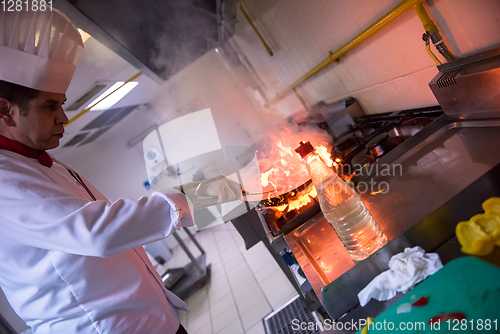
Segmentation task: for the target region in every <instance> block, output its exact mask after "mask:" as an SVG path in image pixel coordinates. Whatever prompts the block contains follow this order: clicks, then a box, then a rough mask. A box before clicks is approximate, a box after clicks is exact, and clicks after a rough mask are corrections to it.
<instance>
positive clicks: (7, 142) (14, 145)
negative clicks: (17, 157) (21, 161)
mask: <svg viewBox="0 0 500 334" xmlns="http://www.w3.org/2000/svg"><path fill="white" fill-rule="evenodd" d="M0 149H4V150H7V151H11V152H14V153H17V154H21V155H24V156H25V157H28V158H33V159H38V161H39V162H40V163H41V164H42V165H44V166H46V167H49V168H50V167H51V166H52V163H53V161H52V158H51V157H50V155H49V154H48V153H47V152H45V151H38V150H35V149H33V148H31V147H29V146H26V145H24V144H22V143H20V142H18V141H15V140H12V139H9V138H7V137H4V136H2V135H0Z"/></svg>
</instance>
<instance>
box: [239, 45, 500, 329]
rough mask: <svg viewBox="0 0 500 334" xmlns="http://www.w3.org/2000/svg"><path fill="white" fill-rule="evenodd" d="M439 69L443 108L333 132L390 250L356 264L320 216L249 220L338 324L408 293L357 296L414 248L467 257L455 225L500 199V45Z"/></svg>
mask: <svg viewBox="0 0 500 334" xmlns="http://www.w3.org/2000/svg"><path fill="white" fill-rule="evenodd" d="M438 69H439V70H440V72H439V73H438V74H437V75H436V77H435V78H434V79H433V80H432V82H431V83H430V87H431V88H432V90H433V92H434V94H435V95H436V97H437V99H438V101H439V103H440V107H433V108H424V109H420V110H414V111H404V112H397V113H388V114H384V115H376V116H371V117H367V116H360V115H359V113H357V114H356V117H352V116H351V118H352V119H355V121H354V122H352V121H351V122H350V125H349V128H348V129H347V131H346V130H345V124H343V125H342V127H343V129H341V128H339V127H337V128H336V129H335V130H333V131H332V135H333V136H335V139H336V141H335V147H334V149H333V150H332V152H333V154H335V155H336V156H337V157H339V158H341V159H342V160H343V166H347V167H342V168H341V169H340V170H339V173H340V174H342V175H343V176H344V177H347V176H352V182H353V184H354V185H355V186H356V187H357V190H358V192H359V193H360V196H361V197H362V199H363V201H364V202H365V204H366V205H367V207H368V209H369V210H370V212H371V213H372V215H373V217H374V219H375V220H376V221H377V223H378V225H379V226H380V228H381V229H382V231H383V232H384V233H385V234H386V236H387V237H388V239H389V240H390V242H389V243H388V244H387V245H386V246H385V247H383V248H382V249H381V250H379V251H378V252H377V253H375V254H374V255H372V256H370V257H369V258H368V259H366V260H364V261H362V262H359V263H355V262H353V261H352V260H351V259H350V257H349V255H348V253H347V251H346V250H345V248H344V247H343V245H342V243H341V242H340V240H339V238H338V236H337V235H336V233H335V232H334V230H333V228H332V227H331V226H330V224H329V223H328V222H327V221H326V219H325V218H324V217H323V215H322V213H321V212H318V213H315V214H312V215H311V216H312V217H308V218H307V219H305V221H300V222H297V223H294V224H292V225H287V224H285V225H283V226H282V227H281V234H278V235H276V234H273V233H272V232H271V229H270V228H269V225H268V223H267V222H266V220H265V219H264V218H263V215H262V214H256V215H254V216H253V218H252V219H246V221H245V222H244V225H245V226H246V227H247V228H248V227H249V226H251V229H253V230H254V231H257V232H255V233H256V234H259V233H260V239H261V240H263V241H265V243H266V242H267V244H268V246H269V247H268V248H269V249H270V250H272V251H274V252H275V253H276V254H281V255H284V256H285V257H287V258H291V259H292V260H295V261H296V262H297V263H298V264H299V265H300V269H301V271H302V272H303V274H304V275H303V276H304V278H306V280H305V281H304V280H300V279H299V278H300V277H297V276H300V274H299V275H297V274H294V272H292V270H290V272H292V273H291V274H290V273H287V275H288V276H289V278H290V280H291V281H292V283H293V284H294V286H296V288H297V290H298V291H299V292H302V293H303V294H304V295H307V293H305V292H306V291H309V293H311V291H313V292H314V295H315V296H317V297H318V299H319V300H320V302H321V305H322V307H324V309H325V310H326V312H327V313H328V315H329V317H331V319H333V320H336V321H341V322H342V321H350V320H352V319H353V320H357V319H361V318H366V317H367V316H370V317H374V316H377V315H378V314H380V313H381V312H383V311H384V310H385V309H386V308H387V307H389V306H390V305H392V304H393V303H394V302H396V301H397V300H398V299H399V298H400V297H401V296H397V297H395V298H393V299H392V300H390V301H387V302H378V301H374V300H372V301H370V302H369V303H368V304H367V305H366V306H365V307H363V308H362V307H360V306H359V302H358V299H357V294H358V292H359V291H361V290H362V289H363V288H364V287H365V286H366V285H367V284H368V283H369V282H370V281H371V280H372V279H373V278H374V277H375V276H377V275H378V274H379V273H381V272H382V271H385V270H387V269H388V262H389V259H390V257H391V256H392V255H394V254H397V253H399V252H401V251H403V250H404V248H405V247H413V246H417V245H418V246H420V247H422V248H423V249H424V250H426V251H427V252H437V253H438V254H439V255H440V257H441V260H442V262H443V263H447V262H449V261H450V260H452V259H454V258H456V257H460V256H464V255H465V254H463V253H461V251H460V245H459V243H458V241H457V239H456V237H455V226H456V225H457V224H458V222H460V221H463V220H468V219H469V218H470V217H471V216H473V215H474V214H477V213H480V212H481V211H482V209H481V203H482V202H483V201H484V200H486V199H487V198H489V197H491V196H500V89H498V87H500V84H499V80H500V47H499V48H495V49H491V50H486V51H484V52H481V53H478V54H474V55H471V56H469V57H465V58H461V59H458V60H456V61H453V62H450V63H447V64H444V65H442V66H440V67H438ZM464 89H467V94H465V93H464ZM343 105H344V107H348V106H347V104H346V103H345V102H343ZM464 106H467V108H468V109H464ZM323 107H324V108H326V107H328V106H325V105H323ZM333 109H335V108H333ZM346 109H348V108H346ZM347 112H348V110H347ZM325 118H326V119H327V121H328V118H330V119H336V120H337V121H338V120H339V119H340V118H341V117H338V115H336V114H335V116H332V115H331V114H330V117H328V114H327V117H325ZM424 118H425V119H424ZM347 123H349V122H347ZM334 125H335V124H334ZM334 127H335V126H333V127H331V128H334ZM339 130H341V131H339ZM388 137H391V138H389V139H390V140H391V142H390V143H387V140H388ZM398 137H399V138H398ZM382 144H384V145H382ZM354 171H357V173H356V174H355V175H352V173H353V172H354ZM240 218H241V217H240ZM233 223H234V221H233ZM235 225H238V224H235ZM237 228H238V226H237ZM242 235H243V234H242ZM244 237H245V236H244ZM247 246H248V245H247ZM275 258H277V260H278V261H280V259H279V257H275ZM485 259H486V260H490V261H494V260H495V259H494V257H491V258H488V257H485ZM292 262H293V261H292ZM293 280H295V281H294V282H293ZM348 332H349V331H346V333H348Z"/></svg>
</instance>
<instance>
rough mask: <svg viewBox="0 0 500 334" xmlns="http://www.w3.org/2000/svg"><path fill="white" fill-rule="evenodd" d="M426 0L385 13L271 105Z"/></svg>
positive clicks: (412, 1)
mask: <svg viewBox="0 0 500 334" xmlns="http://www.w3.org/2000/svg"><path fill="white" fill-rule="evenodd" d="M424 1H425V0H404V1H402V2H401V3H400V4H399V5H397V6H396V7H394V8H393V9H391V10H390V11H388V12H387V13H385V14H384V15H383V16H382V17H380V18H379V19H378V20H377V21H375V22H374V23H373V24H372V25H370V26H369V27H368V28H366V29H365V30H363V31H362V32H361V33H359V34H358V35H357V36H356V37H354V38H353V39H351V40H350V41H349V42H347V44H345V45H344V46H342V47H341V48H340V49H338V50H337V51H335V52H331V51H330V55H329V56H328V58H326V59H325V60H323V61H322V62H321V63H319V64H318V65H316V67H314V68H313V69H312V70H310V71H309V72H307V73H306V74H305V75H304V76H302V77H301V78H300V79H298V80H297V81H295V82H294V83H293V84H291V85H290V86H288V87H287V88H285V89H284V90H283V91H281V92H280V93H278V94H277V95H276V97H275V98H274V99H272V100H271V101H270V102H269V103H270V104H272V103H274V102H276V101H278V100H279V99H281V98H283V97H284V96H285V95H286V94H288V93H289V92H291V91H292V90H293V88H294V87H296V86H298V85H299V84H301V83H302V82H304V81H306V80H307V79H309V78H310V77H312V76H313V75H315V74H317V73H318V72H320V71H321V70H323V69H324V68H326V67H327V66H329V65H330V64H332V63H334V62H338V61H339V58H340V57H343V56H344V55H345V54H346V53H348V52H349V51H351V50H352V49H354V48H355V47H356V46H358V45H359V44H361V43H362V42H364V41H365V40H366V39H367V38H369V37H371V36H372V35H373V34H375V33H376V32H377V31H379V30H380V29H382V28H383V27H385V26H386V25H388V24H389V23H391V22H392V21H394V20H395V19H397V18H398V17H399V16H401V14H403V13H405V12H407V11H408V10H410V9H413V8H414V6H415V5H417V4H421V3H422V2H424Z"/></svg>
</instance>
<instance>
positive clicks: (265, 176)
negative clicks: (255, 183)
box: [260, 168, 279, 187]
mask: <svg viewBox="0 0 500 334" xmlns="http://www.w3.org/2000/svg"><path fill="white" fill-rule="evenodd" d="M278 171H279V170H278V168H271V169H270V170H268V171H267V172H265V173H262V174H260V183H261V184H262V186H263V187H267V186H268V185H269V176H270V175H271V174H272V173H274V172H278Z"/></svg>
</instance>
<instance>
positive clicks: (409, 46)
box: [233, 0, 500, 113]
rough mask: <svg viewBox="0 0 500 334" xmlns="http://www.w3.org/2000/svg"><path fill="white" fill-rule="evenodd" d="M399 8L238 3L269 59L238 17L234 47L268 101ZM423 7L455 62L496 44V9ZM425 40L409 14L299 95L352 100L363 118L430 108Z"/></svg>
mask: <svg viewBox="0 0 500 334" xmlns="http://www.w3.org/2000/svg"><path fill="white" fill-rule="evenodd" d="M399 2H400V1H399V0H380V1H370V0H335V1H334V0H329V1H328V0H310V1H303V0H302V1H301V0H288V1H283V0H252V1H243V3H244V6H245V8H246V9H247V11H248V12H249V15H250V16H251V17H252V19H253V22H254V23H255V24H256V26H257V27H258V29H259V31H260V32H261V34H262V35H263V36H264V37H265V39H266V40H267V42H268V43H269V44H270V45H271V47H272V48H273V51H274V56H273V57H271V56H269V55H267V53H266V51H265V49H264V47H263V46H262V44H261V43H260V41H259V40H258V38H257V37H256V35H255V33H254V32H253V30H252V29H251V28H250V27H249V24H248V22H247V21H246V19H245V18H244V17H243V16H242V15H239V16H238V18H239V23H238V25H237V29H236V35H235V36H234V37H233V40H234V42H235V43H236V44H238V45H239V46H240V47H241V50H243V52H244V53H245V55H246V56H247V57H248V59H249V60H250V62H251V64H252V66H253V68H254V69H255V70H256V72H257V75H259V76H260V77H261V78H262V81H263V82H264V83H265V85H266V87H265V88H266V90H267V94H268V98H272V97H274V96H275V94H276V93H278V92H280V91H281V90H283V88H285V87H287V86H288V85H290V84H291V83H293V82H294V81H295V80H297V79H298V78H300V77H301V76H302V75H304V74H305V73H306V72H307V71H309V70H310V69H311V68H312V67H314V66H315V65H317V64H319V63H320V62H321V61H322V60H324V59H325V58H326V57H327V56H328V51H330V50H331V51H335V50H336V49H338V48H339V47H340V46H342V45H343V44H345V43H347V42H348V41H349V40H350V39H351V38H353V37H354V36H356V35H357V34H358V33H360V32H361V31H362V30H364V29H365V28H366V27H368V26H369V25H370V24H371V23H373V22H374V21H375V20H376V19H377V18H379V17H380V16H382V15H383V14H385V13H386V12H387V11H388V10H390V9H391V8H393V7H394V6H396V5H397V4H398V3H399ZM424 7H425V8H426V9H427V11H428V13H429V15H430V16H431V18H432V19H433V20H434V22H435V23H436V24H437V25H438V27H439V29H440V31H441V33H442V34H443V35H444V37H445V38H446V40H447V41H448V45H449V47H450V48H451V49H452V50H453V51H454V52H455V53H456V54H457V55H458V56H460V55H464V54H469V53H471V52H475V51H479V50H481V49H484V48H488V47H492V46H496V45H499V44H500V19H499V18H500V1H497V0H479V1H469V0H428V1H427V3H426V4H424ZM423 33H424V30H423V26H422V23H421V21H420V20H419V18H418V16H417V15H416V13H415V12H414V11H413V10H410V11H408V12H406V13H405V14H403V15H402V16H401V17H399V18H398V19H396V20H395V21H394V22H392V23H391V24H390V25H388V26H387V27H385V28H383V29H382V30H381V31H379V32H377V33H376V34H375V35H374V36H372V37H371V38H370V39H368V40H367V41H366V42H365V43H363V44H362V45H360V46H359V47H357V48H356V49H354V50H353V51H351V52H350V53H348V54H347V55H346V56H345V57H343V58H342V59H341V60H340V63H339V64H333V65H330V67H329V68H327V69H326V70H324V71H323V72H322V73H321V74H319V75H316V76H315V77H314V78H312V79H310V80H308V82H306V83H305V84H303V85H301V86H300V87H299V89H298V91H299V93H300V95H301V96H303V97H304V98H305V99H306V102H307V103H308V104H309V105H312V104H315V103H317V102H319V101H321V100H324V101H326V100H329V101H335V100H339V99H342V98H344V97H347V96H354V97H356V98H358V99H359V100H360V101H361V105H362V107H363V108H364V109H365V110H366V111H367V113H380V112H387V111H393V110H396V109H408V108H416V107H423V106H429V105H435V104H437V102H436V100H435V98H434V97H433V95H432V93H431V92H430V90H429V89H428V86H427V85H428V83H429V81H430V79H432V77H433V76H434V75H435V74H436V73H437V69H436V67H435V63H434V61H433V60H432V59H431V58H430V57H429V56H428V55H427V53H426V51H425V45H424V43H423V41H422V40H421V36H422V34H423ZM433 50H434V52H435V53H436V54H437V56H438V58H440V59H441V60H442V61H444V59H443V57H442V56H441V55H440V54H439V53H438V52H437V51H436V50H435V49H433ZM287 99H288V100H293V99H294V97H288V98H287ZM288 103H289V104H290V102H288ZM294 107H297V108H301V106H300V105H297V104H294V103H291V104H290V105H289V107H288V108H285V109H284V111H285V112H294V111H297V110H293V108H294Z"/></svg>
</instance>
